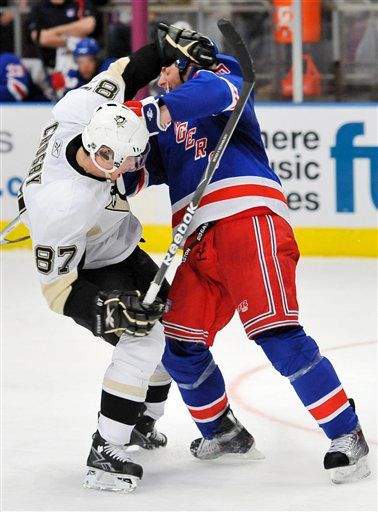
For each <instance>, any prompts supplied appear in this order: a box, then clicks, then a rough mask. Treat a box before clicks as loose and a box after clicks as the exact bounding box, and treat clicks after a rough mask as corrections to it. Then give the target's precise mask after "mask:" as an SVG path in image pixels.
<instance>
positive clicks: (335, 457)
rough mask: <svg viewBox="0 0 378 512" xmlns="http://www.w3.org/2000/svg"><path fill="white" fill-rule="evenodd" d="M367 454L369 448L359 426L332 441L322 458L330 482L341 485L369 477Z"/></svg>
mask: <svg viewBox="0 0 378 512" xmlns="http://www.w3.org/2000/svg"><path fill="white" fill-rule="evenodd" d="M368 453H369V447H368V445H367V442H366V440H365V437H364V435H363V433H362V430H361V427H360V425H357V427H356V428H355V429H354V430H353V431H352V432H350V433H349V434H344V435H342V436H340V437H337V438H336V439H333V441H332V442H331V446H330V449H329V450H328V452H327V453H326V455H325V457H324V467H325V469H330V470H331V480H332V482H333V483H335V484H343V483H348V482H355V481H357V480H361V479H362V478H365V477H367V476H369V475H370V468H369V465H368V461H367V454H368Z"/></svg>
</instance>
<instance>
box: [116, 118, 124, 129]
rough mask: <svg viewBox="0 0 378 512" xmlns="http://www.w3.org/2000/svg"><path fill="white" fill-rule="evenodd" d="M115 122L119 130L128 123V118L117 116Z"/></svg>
mask: <svg viewBox="0 0 378 512" xmlns="http://www.w3.org/2000/svg"><path fill="white" fill-rule="evenodd" d="M115 122H116V123H117V128H120V127H121V126H123V125H124V124H125V123H126V117H124V116H115Z"/></svg>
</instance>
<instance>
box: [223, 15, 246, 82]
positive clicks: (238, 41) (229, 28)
mask: <svg viewBox="0 0 378 512" xmlns="http://www.w3.org/2000/svg"><path fill="white" fill-rule="evenodd" d="M217 25H218V28H219V30H220V31H221V32H222V35H223V37H224V38H225V39H226V41H227V42H228V43H229V44H230V45H231V47H232V49H233V50H234V52H235V57H236V59H237V60H238V62H239V64H240V67H241V69H242V73H243V80H244V81H246V82H251V83H252V82H254V81H255V69H254V65H253V60H252V58H251V56H250V54H249V52H248V49H247V47H246V45H245V43H244V41H243V40H242V38H241V37H240V35H239V34H238V33H237V31H236V30H235V28H234V26H233V24H232V23H231V21H230V20H227V19H226V18H220V19H219V20H218V21H217Z"/></svg>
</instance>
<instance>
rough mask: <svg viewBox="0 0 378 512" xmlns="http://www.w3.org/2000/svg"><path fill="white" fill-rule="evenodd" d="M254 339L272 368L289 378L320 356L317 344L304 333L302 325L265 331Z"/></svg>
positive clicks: (309, 365)
mask: <svg viewBox="0 0 378 512" xmlns="http://www.w3.org/2000/svg"><path fill="white" fill-rule="evenodd" d="M255 341H256V343H257V344H258V345H260V346H261V348H262V349H263V351H264V352H265V355H266V356H267V357H268V359H269V360H270V362H271V363H272V365H273V366H274V368H275V369H276V370H277V371H279V372H280V374H281V375H283V376H284V377H289V378H290V380H292V377H294V376H295V375H296V374H298V372H301V370H303V369H306V368H309V367H311V364H312V363H314V364H315V363H316V362H317V361H318V359H319V358H320V357H321V356H320V354H319V347H318V345H317V344H316V342H315V341H314V340H313V339H312V338H311V337H310V336H307V335H306V333H305V331H304V329H303V327H294V328H290V329H274V330H271V331H266V332H264V333H262V334H260V335H259V336H257V337H256V338H255Z"/></svg>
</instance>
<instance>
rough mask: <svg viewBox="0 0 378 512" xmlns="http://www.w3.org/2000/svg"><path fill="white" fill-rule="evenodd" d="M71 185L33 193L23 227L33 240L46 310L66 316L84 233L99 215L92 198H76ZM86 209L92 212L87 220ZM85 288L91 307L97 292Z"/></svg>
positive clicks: (78, 269)
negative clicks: (46, 304)
mask: <svg viewBox="0 0 378 512" xmlns="http://www.w3.org/2000/svg"><path fill="white" fill-rule="evenodd" d="M30 186H33V185H30ZM71 186H72V185H71V184H67V185H65V184H64V183H63V182H60V183H59V191H57V189H56V186H55V187H54V186H47V187H45V188H44V189H43V190H42V191H41V192H40V193H37V194H33V197H32V198H31V199H29V200H28V201H29V204H28V203H27V204H26V215H27V219H26V224H27V225H28V226H29V228H30V234H31V238H32V240H33V253H34V258H35V264H36V267H37V271H38V277H39V280H40V283H41V286H42V292H43V295H44V296H45V299H46V300H47V303H48V305H49V307H50V308H51V309H52V310H53V311H55V312H56V313H60V314H67V312H66V310H65V306H66V302H67V299H68V298H69V297H70V295H71V294H73V295H74V293H73V292H74V290H75V282H76V280H77V278H78V272H79V271H80V269H81V267H82V265H83V264H84V259H85V248H86V233H87V232H88V231H89V230H90V229H91V227H92V226H93V225H95V223H96V221H97V218H98V215H99V214H100V213H98V215H97V214H96V211H98V212H100V209H96V207H95V204H94V200H93V197H91V196H90V195H88V196H87V197H83V196H82V195H81V196H80V197H76V196H77V194H76V193H75V190H72V189H71V188H70V187H71ZM68 187H69V188H68ZM57 192H58V193H57ZM30 201H31V202H30ZM39 205H42V206H41V207H39ZM89 209H90V211H91V212H93V214H92V215H91V216H90V217H88V214H87V212H88V210H89ZM46 212H48V215H47V214H46ZM84 286H86V290H85V294H86V298H87V300H89V303H90V304H92V297H94V296H95V295H96V293H97V291H98V290H97V288H95V287H93V285H91V283H87V285H84ZM70 298H71V300H72V297H70ZM81 300H82V297H81ZM69 316H71V315H69Z"/></svg>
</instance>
